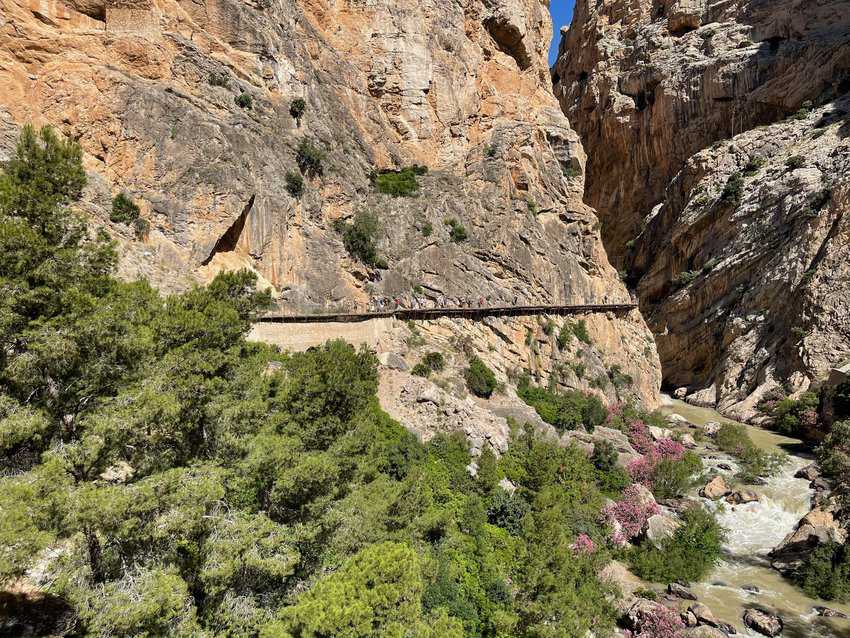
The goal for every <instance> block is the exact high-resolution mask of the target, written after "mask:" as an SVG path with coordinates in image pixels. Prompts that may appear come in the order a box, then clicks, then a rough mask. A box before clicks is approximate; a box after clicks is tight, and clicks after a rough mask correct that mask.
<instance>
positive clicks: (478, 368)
mask: <svg viewBox="0 0 850 638" xmlns="http://www.w3.org/2000/svg"><path fill="white" fill-rule="evenodd" d="M463 376H464V379H465V380H466V387H467V389H468V390H469V391H470V392H472V394H474V395H475V396H477V397H481V398H484V399H489V398H490V396H491V395H492V394H493V392H495V391H496V388H497V387H498V385H499V383H498V381H497V380H496V375H495V374H493V371H492V370H491V369H490V368H488V367H487V364H486V363H484V362H483V361H482V360H481V359H479V358H478V357H472V359H470V361H469V367H468V368H467V369H466V371H465V372H464V375H463Z"/></svg>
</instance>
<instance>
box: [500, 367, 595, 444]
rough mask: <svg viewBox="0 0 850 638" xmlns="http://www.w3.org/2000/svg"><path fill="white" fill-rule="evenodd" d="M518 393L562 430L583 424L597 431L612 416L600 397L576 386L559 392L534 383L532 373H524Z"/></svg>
mask: <svg viewBox="0 0 850 638" xmlns="http://www.w3.org/2000/svg"><path fill="white" fill-rule="evenodd" d="M517 396H519V397H520V398H521V399H522V400H523V401H525V402H526V403H527V404H528V405H530V406H531V407H533V408H534V409H535V411H536V412H537V414H539V415H540V418H541V419H543V420H544V421H546V423H549V424H550V425H553V426H554V427H555V429H556V430H558V432H564V431H566V430H575V429H576V428H579V427H581V426H584V427H585V429H587V431H588V432H593V430H594V428H595V427H596V426H597V425H602V424H603V423H604V422H605V419H606V418H607V417H608V411H607V410H606V409H605V406H603V405H602V401H600V400H599V397H596V396H594V395H590V394H583V393H581V392H577V391H575V390H568V391H566V392H558V391H555V390H552V389H547V388H541V387H538V386H534V385H532V384H531V380H530V378H529V377H528V375H523V376H522V377H520V379H519V382H518V384H517Z"/></svg>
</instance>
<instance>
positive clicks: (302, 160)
mask: <svg viewBox="0 0 850 638" xmlns="http://www.w3.org/2000/svg"><path fill="white" fill-rule="evenodd" d="M324 160H325V152H324V151H323V150H322V149H320V148H319V147H318V146H316V145H315V144H313V143H312V142H311V141H310V140H308V139H307V138H304V139H302V140H301V142H300V143H299V144H298V150H297V151H296V153H295V161H296V163H297V164H298V168H300V169H301V172H302V173H304V174H305V175H313V176H315V175H323V174H324V166H323V165H322V162H324Z"/></svg>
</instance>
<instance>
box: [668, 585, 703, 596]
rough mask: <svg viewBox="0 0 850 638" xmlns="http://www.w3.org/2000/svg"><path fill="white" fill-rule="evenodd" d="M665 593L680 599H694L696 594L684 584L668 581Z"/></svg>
mask: <svg viewBox="0 0 850 638" xmlns="http://www.w3.org/2000/svg"><path fill="white" fill-rule="evenodd" d="M667 593H668V594H670V595H671V596H675V597H676V598H681V599H682V600H696V599H697V597H696V595H695V594H694V593H693V592H692V591H691V590H690V589H688V588H687V587H685V586H684V585H680V584H679V583H670V584H669V585H667Z"/></svg>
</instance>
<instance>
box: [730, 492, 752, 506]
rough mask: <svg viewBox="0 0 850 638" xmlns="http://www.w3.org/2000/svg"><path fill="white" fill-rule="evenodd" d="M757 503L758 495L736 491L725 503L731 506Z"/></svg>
mask: <svg viewBox="0 0 850 638" xmlns="http://www.w3.org/2000/svg"><path fill="white" fill-rule="evenodd" d="M758 501H759V495H758V494H756V493H755V492H753V491H752V490H736V491H734V492H732V493H731V494H729V495H728V496H727V497H726V502H727V503H731V504H732V505H742V504H743V503H756V502H758Z"/></svg>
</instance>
